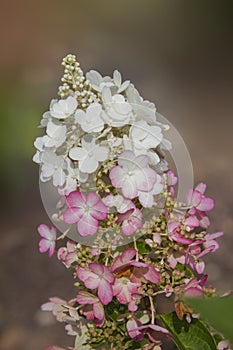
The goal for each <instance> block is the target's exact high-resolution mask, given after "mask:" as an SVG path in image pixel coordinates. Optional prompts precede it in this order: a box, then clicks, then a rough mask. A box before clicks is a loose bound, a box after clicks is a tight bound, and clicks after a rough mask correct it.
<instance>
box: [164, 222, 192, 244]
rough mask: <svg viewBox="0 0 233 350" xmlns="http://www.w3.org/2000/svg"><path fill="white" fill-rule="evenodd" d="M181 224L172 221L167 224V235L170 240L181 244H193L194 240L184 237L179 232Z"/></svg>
mask: <svg viewBox="0 0 233 350" xmlns="http://www.w3.org/2000/svg"><path fill="white" fill-rule="evenodd" d="M179 229H180V223H179V222H177V221H171V222H169V223H168V224H167V233H168V237H169V239H170V240H172V241H175V242H177V243H180V244H191V243H192V240H191V239H190V238H187V237H184V236H183V235H181V234H180V232H179Z"/></svg>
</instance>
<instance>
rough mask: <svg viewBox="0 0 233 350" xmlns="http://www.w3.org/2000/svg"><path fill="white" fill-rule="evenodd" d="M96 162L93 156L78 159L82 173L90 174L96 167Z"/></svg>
mask: <svg viewBox="0 0 233 350" xmlns="http://www.w3.org/2000/svg"><path fill="white" fill-rule="evenodd" d="M98 164H99V163H98V161H97V160H96V159H95V158H94V157H92V158H85V159H84V160H80V161H79V169H80V171H82V172H83V173H88V174H92V173H93V172H94V171H96V169H97V168H98Z"/></svg>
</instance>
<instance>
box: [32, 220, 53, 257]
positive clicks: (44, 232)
mask: <svg viewBox="0 0 233 350" xmlns="http://www.w3.org/2000/svg"><path fill="white" fill-rule="evenodd" d="M37 230H38V233H39V235H40V236H41V237H42V238H41V240H40V242H39V250H40V252H41V253H45V252H47V251H48V253H49V256H50V257H51V256H52V255H53V254H54V251H55V247H56V239H57V230H56V228H55V227H53V226H52V227H50V228H49V227H48V226H47V225H45V224H41V225H40V226H39V227H38V229H37Z"/></svg>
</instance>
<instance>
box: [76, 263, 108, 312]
mask: <svg viewBox="0 0 233 350" xmlns="http://www.w3.org/2000/svg"><path fill="white" fill-rule="evenodd" d="M77 276H78V278H79V279H80V280H81V281H83V282H84V284H85V286H86V287H87V288H89V289H96V288H97V289H98V297H99V299H100V300H101V302H102V303H103V304H104V305H107V304H108V303H110V302H111V301H112V298H113V289H112V284H113V282H114V276H113V274H112V272H111V271H110V270H109V268H108V267H107V266H104V265H100V264H97V263H90V264H88V269H85V268H83V267H79V268H78V269H77Z"/></svg>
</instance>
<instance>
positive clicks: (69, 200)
mask: <svg viewBox="0 0 233 350" xmlns="http://www.w3.org/2000/svg"><path fill="white" fill-rule="evenodd" d="M66 204H67V205H68V207H78V208H83V207H84V206H85V204H86V196H85V195H84V194H83V193H82V192H79V191H73V192H71V193H70V194H69V195H68V196H67V197H66Z"/></svg>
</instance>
